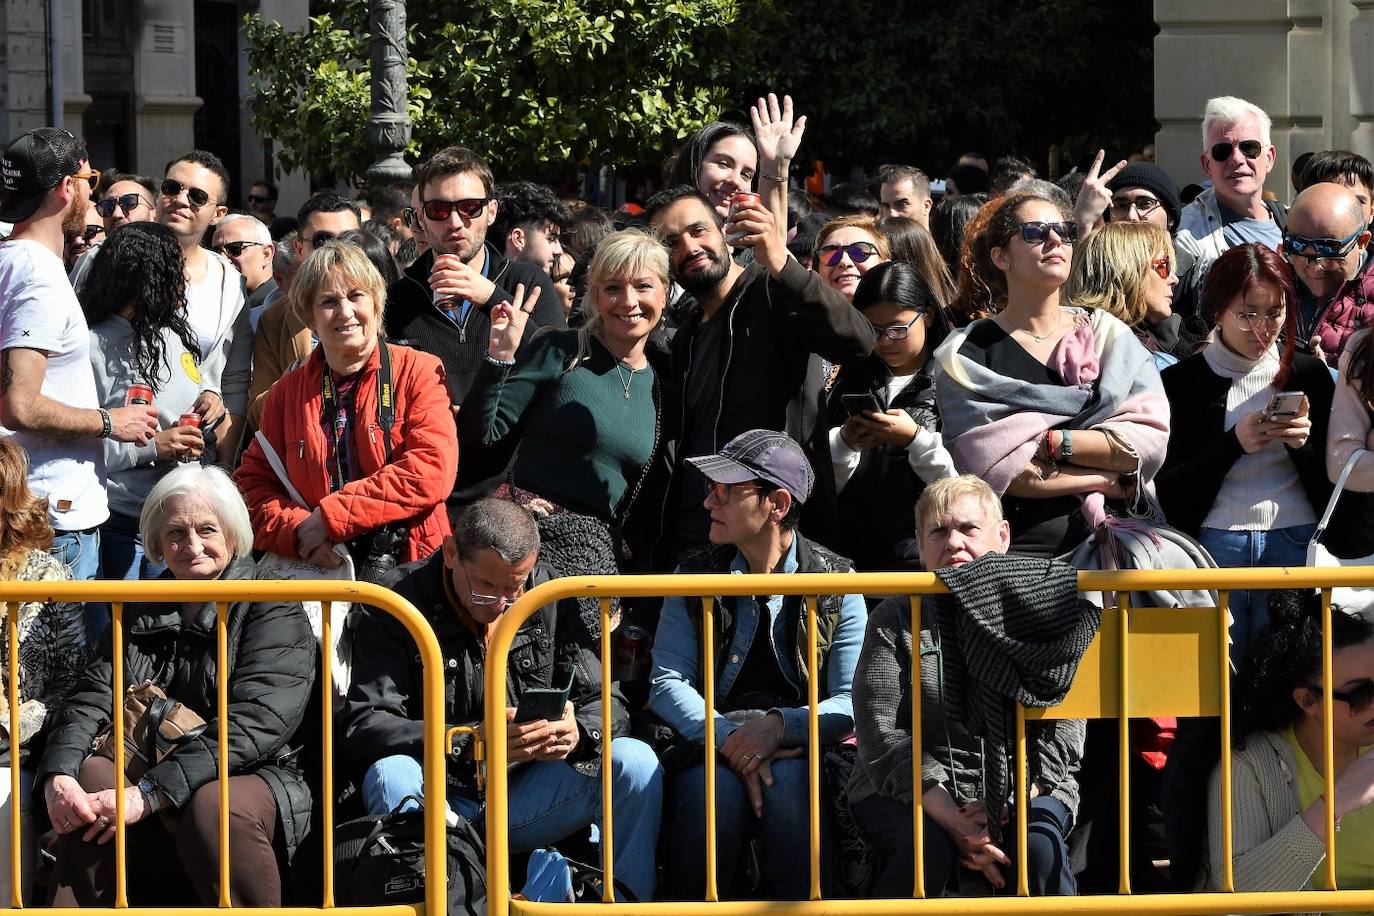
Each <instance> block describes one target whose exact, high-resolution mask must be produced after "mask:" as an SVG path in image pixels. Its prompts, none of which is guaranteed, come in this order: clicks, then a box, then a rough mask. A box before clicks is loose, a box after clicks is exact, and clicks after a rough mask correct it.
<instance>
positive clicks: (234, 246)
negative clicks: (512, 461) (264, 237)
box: [210, 242, 265, 258]
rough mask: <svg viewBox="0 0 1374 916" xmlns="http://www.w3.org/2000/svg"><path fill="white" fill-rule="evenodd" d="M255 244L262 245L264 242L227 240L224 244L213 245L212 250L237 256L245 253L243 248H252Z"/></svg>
mask: <svg viewBox="0 0 1374 916" xmlns="http://www.w3.org/2000/svg"><path fill="white" fill-rule="evenodd" d="M254 245H262V242H225V243H224V244H223V245H215V246H213V247H211V249H210V250H211V251H214V252H216V253H218V254H228V255H229V257H231V258H237V257H238V256H239V255H241V254H243V249H245V248H250V247H252V246H254ZM264 247H265V246H264Z"/></svg>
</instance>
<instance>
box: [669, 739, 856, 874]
mask: <svg viewBox="0 0 1374 916" xmlns="http://www.w3.org/2000/svg"><path fill="white" fill-rule="evenodd" d="M772 771H773V785H772V786H771V787H770V786H764V788H763V816H762V817H758V818H756V817H755V816H754V809H753V807H752V806H751V805H750V803H749V797H748V794H747V792H746V790H745V787H744V783H743V781H741V780H740V778H739V777H738V776H736V775H735V773H734V772H733V771H732V770H730V769H729V768H728V767H724V766H721V765H719V764H717V765H716V803H715V806H714V807H715V811H716V887H717V888H718V889H719V890H720V892H721V893H722V894H725V893H726V892H727V891H728V890H729V888H730V886H731V884H732V882H733V880H734V877H735V868H736V866H737V865H738V864H739V863H740V862H741V861H743V859H744V852H745V849H744V843H745V839H746V837H745V829H746V827H748V826H749V824H750V822H757V824H758V830H759V834H760V839H761V840H762V846H763V869H764V874H765V876H766V877H767V878H768V880H769V881H770V882H771V883H772V886H773V896H774V897H775V898H776V899H779V900H805V899H807V897H808V896H809V895H810V893H811V869H810V867H809V865H808V863H809V862H810V861H811V855H810V852H809V849H810V844H811V827H810V821H809V816H810V805H808V804H807V797H808V787H807V775H806V772H807V771H806V758H805V757H789V758H784V759H782V760H774V761H773V762H772ZM705 812H706V768H705V767H704V766H693V767H688V768H686V769H684V770H683V771H682V772H680V773H678V774H677V775H676V776H674V777H673V780H672V789H671V793H670V801H669V805H668V812H667V816H668V829H667V843H666V849H665V852H666V855H667V859H668V862H667V866H668V873H667V880H668V892H669V895H670V896H671V898H672V899H673V900H704V899H705V898H706V814H705ZM827 821H828V818H827V817H826V813H825V810H824V807H822V811H821V889H822V891H823V892H824V891H825V890H827V889H828V886H829V883H830V882H829V875H830V867H829V862H830V849H829V845H830V831H829V829H828V827H829V824H828V823H827Z"/></svg>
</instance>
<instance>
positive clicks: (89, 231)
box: [72, 223, 105, 245]
mask: <svg viewBox="0 0 1374 916" xmlns="http://www.w3.org/2000/svg"><path fill="white" fill-rule="evenodd" d="M104 231H105V227H104V226H96V225H94V224H92V223H87V224H86V228H85V229H83V230H81V231H80V232H74V233H72V241H73V242H75V241H76V240H77V239H80V240H81V241H83V242H85V243H86V244H88V245H89V244H90V243H91V242H92V241H93V240H94V239H95V237H96V236H97V235H100V234H101V233H103V232H104Z"/></svg>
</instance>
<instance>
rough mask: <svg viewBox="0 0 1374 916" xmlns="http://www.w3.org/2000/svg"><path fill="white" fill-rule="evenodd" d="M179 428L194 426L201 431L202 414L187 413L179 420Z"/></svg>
mask: <svg viewBox="0 0 1374 916" xmlns="http://www.w3.org/2000/svg"><path fill="white" fill-rule="evenodd" d="M177 426H194V427H195V428H196V429H200V414H198V413H193V412H191V411H187V412H186V413H184V414H182V415H181V416H180V417H179V418H177Z"/></svg>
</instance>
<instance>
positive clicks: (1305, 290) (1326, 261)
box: [1281, 181, 1374, 369]
mask: <svg viewBox="0 0 1374 916" xmlns="http://www.w3.org/2000/svg"><path fill="white" fill-rule="evenodd" d="M1369 240H1370V232H1369V228H1368V223H1367V221H1366V219H1365V209H1364V206H1363V205H1362V204H1361V203H1360V200H1359V198H1357V197H1356V196H1355V193H1354V192H1353V191H1351V190H1350V189H1349V188H1347V187H1344V186H1342V185H1339V184H1336V183H1334V182H1330V181H1322V182H1317V183H1316V184H1312V185H1309V186H1308V188H1307V189H1306V190H1305V191H1303V192H1302V193H1301V194H1299V195H1298V196H1297V197H1296V198H1295V199H1294V200H1293V206H1292V207H1290V208H1289V210H1288V227H1287V229H1286V230H1285V231H1284V234H1283V247H1282V249H1281V251H1282V253H1283V256H1284V258H1285V259H1286V260H1287V261H1288V263H1289V264H1291V265H1292V266H1293V278H1294V279H1295V280H1296V281H1297V284H1296V285H1297V291H1298V306H1299V308H1298V316H1297V317H1298V333H1297V339H1296V340H1295V341H1294V343H1295V344H1296V345H1297V346H1298V347H1299V348H1300V349H1303V350H1306V351H1307V352H1309V353H1311V354H1313V355H1314V356H1318V357H1321V358H1323V359H1325V360H1326V362H1327V364H1328V365H1330V366H1331V367H1333V369H1334V367H1335V366H1336V364H1337V363H1338V361H1339V360H1340V356H1341V351H1343V350H1344V349H1345V343H1346V341H1347V340H1349V339H1350V335H1352V334H1354V333H1355V332H1356V331H1358V330H1359V329H1360V328H1363V327H1366V326H1367V325H1368V324H1369V322H1370V320H1371V319H1374V271H1371V270H1370V264H1371V261H1372V260H1374V259H1371V258H1370V257H1369V250H1368V249H1369Z"/></svg>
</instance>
